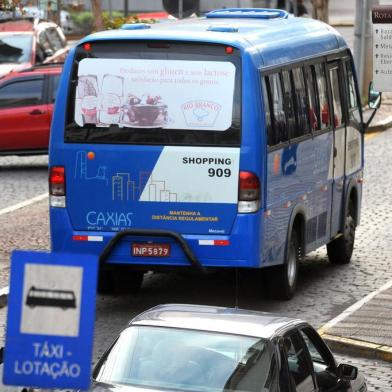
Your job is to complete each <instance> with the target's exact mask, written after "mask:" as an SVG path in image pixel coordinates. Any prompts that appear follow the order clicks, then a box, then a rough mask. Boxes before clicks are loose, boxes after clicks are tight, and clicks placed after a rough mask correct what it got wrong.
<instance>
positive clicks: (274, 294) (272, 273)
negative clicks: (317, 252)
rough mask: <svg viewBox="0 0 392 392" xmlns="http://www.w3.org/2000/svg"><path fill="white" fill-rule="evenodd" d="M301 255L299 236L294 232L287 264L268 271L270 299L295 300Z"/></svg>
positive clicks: (289, 245) (288, 250) (287, 255)
mask: <svg viewBox="0 0 392 392" xmlns="http://www.w3.org/2000/svg"><path fill="white" fill-rule="evenodd" d="M299 255H300V246H299V241H298V234H297V232H296V231H295V230H293V231H292V233H291V238H290V241H289V244H288V247H287V253H286V260H285V263H284V264H283V265H279V266H276V267H271V268H269V270H267V271H268V272H267V287H268V294H269V297H270V298H273V299H280V300H289V299H291V298H293V296H294V293H295V289H296V288H297V280H298V262H299Z"/></svg>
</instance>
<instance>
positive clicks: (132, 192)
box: [112, 172, 178, 202]
mask: <svg viewBox="0 0 392 392" xmlns="http://www.w3.org/2000/svg"><path fill="white" fill-rule="evenodd" d="M131 178H132V177H131V173H116V174H115V175H114V176H113V177H112V199H113V200H120V201H137V200H140V198H141V196H142V194H143V193H144V190H145V189H146V187H148V188H147V189H148V200H143V201H159V202H176V201H178V200H177V199H178V195H177V193H175V192H170V189H167V185H166V181H160V180H154V179H153V178H152V175H151V172H140V173H139V182H138V184H137V182H136V181H133V180H132V179H131Z"/></svg>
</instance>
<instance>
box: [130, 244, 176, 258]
mask: <svg viewBox="0 0 392 392" xmlns="http://www.w3.org/2000/svg"><path fill="white" fill-rule="evenodd" d="M132 256H140V257H168V256H170V244H132Z"/></svg>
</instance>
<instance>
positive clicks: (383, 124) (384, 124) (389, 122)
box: [365, 115, 392, 133]
mask: <svg viewBox="0 0 392 392" xmlns="http://www.w3.org/2000/svg"><path fill="white" fill-rule="evenodd" d="M391 127H392V115H391V116H388V117H387V118H385V119H384V120H383V121H380V122H379V123H378V124H374V125H370V126H369V127H368V128H367V129H366V130H365V133H370V132H383V131H386V130H387V129H388V128H391Z"/></svg>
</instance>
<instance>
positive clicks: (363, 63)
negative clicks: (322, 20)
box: [354, 0, 380, 99]
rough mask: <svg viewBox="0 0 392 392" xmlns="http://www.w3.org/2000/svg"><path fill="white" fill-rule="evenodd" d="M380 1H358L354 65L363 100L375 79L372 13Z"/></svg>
mask: <svg viewBox="0 0 392 392" xmlns="http://www.w3.org/2000/svg"><path fill="white" fill-rule="evenodd" d="M379 3H380V1H379V0H356V7H355V26H354V63H355V67H356V69H357V76H358V84H359V91H360V94H361V97H362V99H366V97H367V89H368V86H369V83H370V81H371V80H372V78H373V72H372V70H373V56H372V28H371V27H372V26H371V19H370V11H371V8H372V6H374V5H378V4H379Z"/></svg>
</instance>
